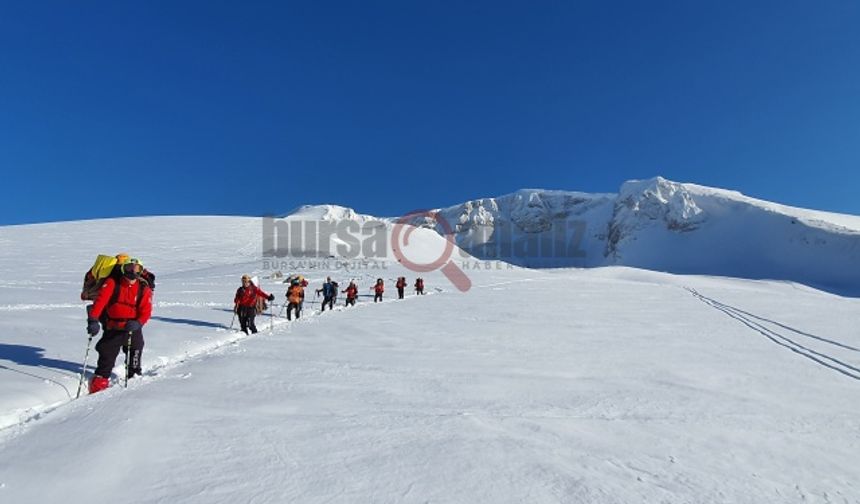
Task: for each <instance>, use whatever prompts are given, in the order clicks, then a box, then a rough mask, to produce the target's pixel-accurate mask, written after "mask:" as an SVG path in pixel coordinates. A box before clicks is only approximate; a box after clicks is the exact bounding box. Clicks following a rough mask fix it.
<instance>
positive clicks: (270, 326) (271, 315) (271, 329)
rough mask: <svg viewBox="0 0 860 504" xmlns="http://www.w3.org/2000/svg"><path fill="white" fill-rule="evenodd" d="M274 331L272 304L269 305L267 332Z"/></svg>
mask: <svg viewBox="0 0 860 504" xmlns="http://www.w3.org/2000/svg"><path fill="white" fill-rule="evenodd" d="M274 332H275V314H274V313H272V305H271V304H270V305H269V334H272V333H274Z"/></svg>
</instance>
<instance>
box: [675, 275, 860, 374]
mask: <svg viewBox="0 0 860 504" xmlns="http://www.w3.org/2000/svg"><path fill="white" fill-rule="evenodd" d="M686 290H687V291H688V292H690V294H692V295H693V296H694V297H695V298H696V299H698V300H700V301H702V302H703V303H705V304H706V305H708V306H710V307H712V308H714V309H716V310H718V311H720V312H722V313H725V314H726V315H728V316H729V317H731V318H733V319H735V320H737V321H738V322H741V323H742V324H744V325H745V326H747V327H749V328H750V329H752V330H753V331H755V332H757V333H759V334H761V335H762V336H764V337H765V338H767V339H768V340H770V341H772V342H774V343H775V344H777V345H779V346H781V347H783V348H787V349H788V350H790V351H792V352H794V353H796V354H798V355H800V356H802V357H805V358H807V359H809V360H811V361H813V362H816V363H818V364H819V365H821V366H824V367H826V368H828V369H832V370H833V371H836V372H837V373H840V374H842V375H845V376H847V377H849V378H853V379H855V380H860V367H858V366H860V364H858V365H853V364H849V363H848V362H845V360H842V359H840V358H836V357H834V356H832V355H829V354H826V353H824V352H820V351H817V350H814V349H812V348H810V347H809V346H806V345H803V344H801V343H799V342H798V341H797V340H795V339H791V338H789V337H788V336H786V335H784V334H782V333H780V332H778V331H777V330H775V329H773V328H772V327H778V328H780V329H783V330H787V331H790V332H792V333H794V334H796V335H798V336H801V337H804V338H809V339H812V340H815V341H819V342H823V343H827V344H829V345H832V346H835V347H838V348H841V349H845V350H849V351H852V352H860V348H857V347H854V346H851V345H848V344H844V343H840V342H838V341H834V340H830V339H827V338H822V337H820V336H816V335H814V334H809V333H807V332H804V331H800V330H798V329H794V328H792V327H789V326H787V325H784V324H781V323H779V322H775V321H773V320H769V319H766V318H764V317H759V316H757V315H754V314H752V313H749V312H747V311H744V310H742V309H740V308H736V307H734V306H731V305H727V304H725V303H721V302H720V301H717V300H715V299H713V298H709V297H707V296H705V295H704V294H701V293H699V292H698V291H696V290H695V289H689V288H687V289H686ZM768 326H772V327H768ZM854 357H855V358H856V357H857V356H856V355H855V356H854ZM825 361H826V362H825Z"/></svg>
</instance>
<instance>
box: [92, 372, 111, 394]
mask: <svg viewBox="0 0 860 504" xmlns="http://www.w3.org/2000/svg"><path fill="white" fill-rule="evenodd" d="M108 387H110V380H108V379H107V378H105V377H103V376H99V375H95V376H93V379H92V380H91V381H90V394H95V393H96V392H101V391H102V390H104V389H106V388H108Z"/></svg>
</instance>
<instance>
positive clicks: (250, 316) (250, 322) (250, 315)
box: [239, 306, 257, 334]
mask: <svg viewBox="0 0 860 504" xmlns="http://www.w3.org/2000/svg"><path fill="white" fill-rule="evenodd" d="M255 318H257V307H256V306H240V307H239V325H240V326H241V328H242V332H243V333H245V334H248V331H249V330H250V331H251V333H252V334H253V333H256V332H257V325H256V324H254V319H255Z"/></svg>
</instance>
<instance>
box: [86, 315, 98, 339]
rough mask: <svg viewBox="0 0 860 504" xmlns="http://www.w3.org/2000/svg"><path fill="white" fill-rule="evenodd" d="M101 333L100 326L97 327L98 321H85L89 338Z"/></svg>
mask: <svg viewBox="0 0 860 504" xmlns="http://www.w3.org/2000/svg"><path fill="white" fill-rule="evenodd" d="M99 331H101V326H99V321H98V320H96V319H88V320H87V334H89V335H90V336H95V335H96V334H98V333H99Z"/></svg>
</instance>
